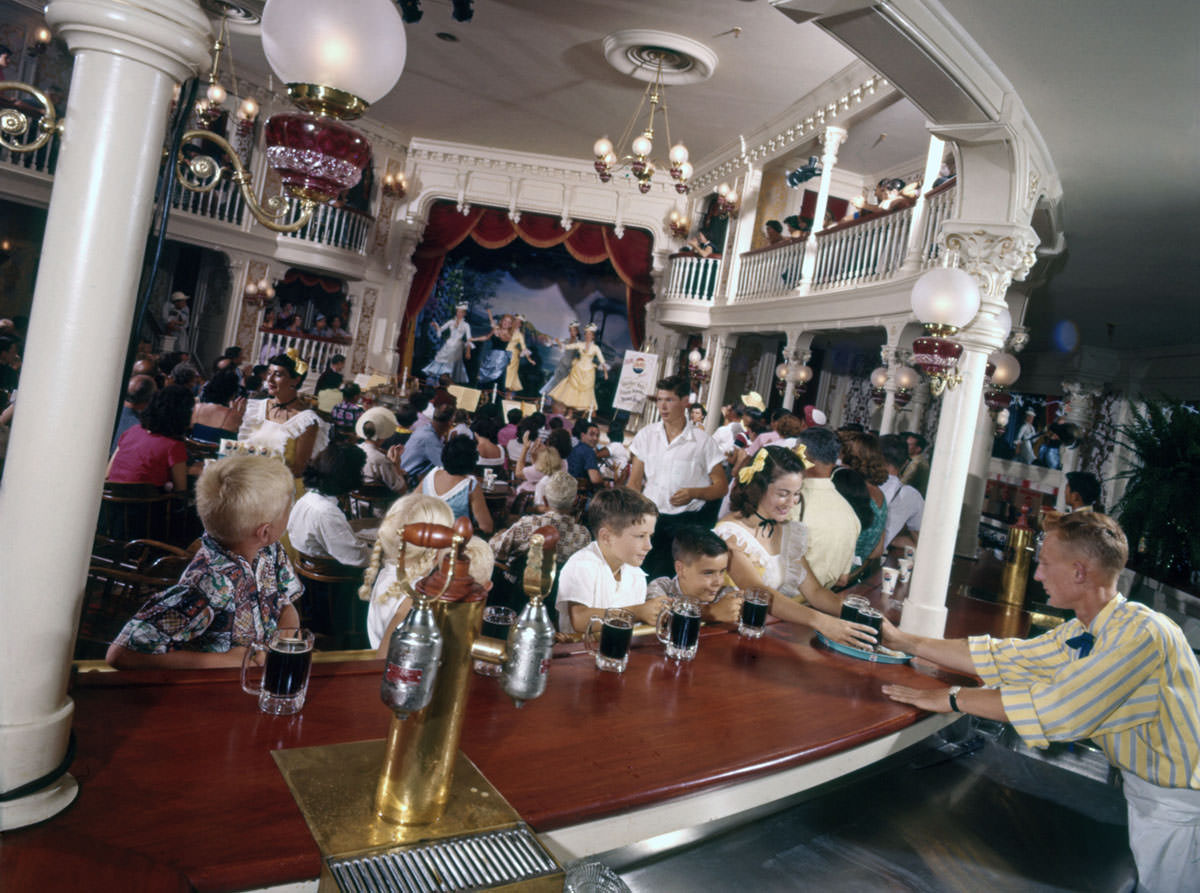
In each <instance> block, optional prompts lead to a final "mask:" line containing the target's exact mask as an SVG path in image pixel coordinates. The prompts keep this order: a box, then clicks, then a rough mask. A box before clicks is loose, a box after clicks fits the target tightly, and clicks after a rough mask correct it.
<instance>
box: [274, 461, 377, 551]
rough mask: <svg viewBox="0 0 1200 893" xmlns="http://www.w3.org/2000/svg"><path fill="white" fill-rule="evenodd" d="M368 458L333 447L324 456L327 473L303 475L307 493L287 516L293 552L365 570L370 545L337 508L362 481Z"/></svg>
mask: <svg viewBox="0 0 1200 893" xmlns="http://www.w3.org/2000/svg"><path fill="white" fill-rule="evenodd" d="M366 458H367V457H366V455H365V454H364V453H363V451H362V450H360V449H359V448H358V447H356V446H354V445H353V444H349V443H335V444H332V445H331V446H330V447H329V449H328V450H326V453H325V460H326V461H327V462H328V465H327V468H328V470H327V471H324V472H318V471H316V470H315V469H310V470H309V471H307V472H306V473H305V475H304V483H305V485H306V486H307V487H308V488H309V489H308V491H307V492H306V493H305V494H304V495H303V496H301V497H300V498H299V499H298V500H296V504H295V505H294V506H292V513H291V514H290V515H289V516H288V523H287V533H288V540H289V541H290V542H291V544H292V546H293V548H295V549H296V551H298V552H302V553H303V554H305V555H311V556H312V557H314V558H331V559H333V560H334V561H336V562H338V563H340V564H344V565H346V566H348V567H366V566H367V561H368V559H370V557H371V544H370V543H368V542H366V541H364V540H361V539H359V538H358V537H357V536H356V535H355V533H354V530H353V529H352V528H351V527H350V522H349V521H347V520H346V516H345V515H344V514H343V513H342V510H341V508H340V507H339V506H338V497H339V496H343V495H345V494H346V493H348V492H350V490H351V489H354V488H356V487H357V486H358V485H359V483H360V482H361V481H362V469H363V463H364V462H365V461H366Z"/></svg>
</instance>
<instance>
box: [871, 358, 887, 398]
mask: <svg viewBox="0 0 1200 893" xmlns="http://www.w3.org/2000/svg"><path fill="white" fill-rule="evenodd" d="M887 380H888V370H887V366H877V367H876V368H875V369H874V371H872V372H871V399H872V400H874V401H875V402H876V403H878V404H880V405H882V404H883V401H884V400H886V399H887V389H886V386H887Z"/></svg>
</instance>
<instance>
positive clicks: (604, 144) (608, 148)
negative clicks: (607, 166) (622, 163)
mask: <svg viewBox="0 0 1200 893" xmlns="http://www.w3.org/2000/svg"><path fill="white" fill-rule="evenodd" d="M612 150H613V144H612V140H610V139H609V138H608V137H606V136H602V137H600V139H598V140H596V144H595V145H594V146H592V152H593V153H594V154H595V156H596V157H597V158H607V157H608V155H609V153H611V152H612Z"/></svg>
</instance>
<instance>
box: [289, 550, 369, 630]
mask: <svg viewBox="0 0 1200 893" xmlns="http://www.w3.org/2000/svg"><path fill="white" fill-rule="evenodd" d="M295 566H296V574H297V576H299V577H300V579H301V581H302V582H303V583H304V595H303V596H301V598H300V601H299V604H298V605H297V607H298V609H299V611H300V617H301V622H302V623H303V624H304V625H305V626H306V627H308V628H309V629H311V630H312V631H313V632H315V633H316V634H317V635H318V637H319V639H320V647H321V648H322V649H324V650H326V651H335V650H346V649H356V648H367V647H369V645H370V643H369V642H368V641H367V634H366V629H367V603H366V602H364V601H362V600H361V599H359V597H358V588H359V587H360V586H361V585H362V581H363V569H362V568H360V567H348V566H347V565H344V564H341V563H340V562H337V561H334V560H333V559H330V558H318V557H316V556H315V555H306V554H305V553H303V552H297V553H296V560H295Z"/></svg>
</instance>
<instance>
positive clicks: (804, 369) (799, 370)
mask: <svg viewBox="0 0 1200 893" xmlns="http://www.w3.org/2000/svg"><path fill="white" fill-rule="evenodd" d="M812 377H813V371H812V369H811V368H809V367H808V366H797V367H796V368H795V369H793V370H792V381H793V382H795V383H796V384H808V383H809V382H810V381H812Z"/></svg>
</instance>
